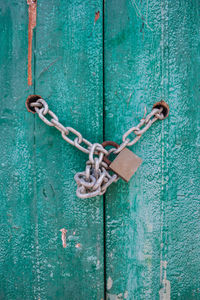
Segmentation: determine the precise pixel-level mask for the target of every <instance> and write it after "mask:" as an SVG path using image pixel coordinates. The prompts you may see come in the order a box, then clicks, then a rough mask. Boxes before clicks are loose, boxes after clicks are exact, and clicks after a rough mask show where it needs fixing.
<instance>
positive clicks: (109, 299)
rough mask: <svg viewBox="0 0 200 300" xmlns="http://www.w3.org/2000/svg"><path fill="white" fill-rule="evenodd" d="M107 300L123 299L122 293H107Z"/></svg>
mask: <svg viewBox="0 0 200 300" xmlns="http://www.w3.org/2000/svg"><path fill="white" fill-rule="evenodd" d="M107 298H108V300H123V299H124V298H123V293H120V294H118V295H116V294H107Z"/></svg>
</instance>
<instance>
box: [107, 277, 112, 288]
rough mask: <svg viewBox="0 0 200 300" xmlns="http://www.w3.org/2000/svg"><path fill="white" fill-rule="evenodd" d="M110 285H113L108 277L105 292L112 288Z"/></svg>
mask: <svg viewBox="0 0 200 300" xmlns="http://www.w3.org/2000/svg"><path fill="white" fill-rule="evenodd" d="M112 285H113V280H112V278H111V277H110V276H109V277H108V280H107V290H110V289H111V287H112Z"/></svg>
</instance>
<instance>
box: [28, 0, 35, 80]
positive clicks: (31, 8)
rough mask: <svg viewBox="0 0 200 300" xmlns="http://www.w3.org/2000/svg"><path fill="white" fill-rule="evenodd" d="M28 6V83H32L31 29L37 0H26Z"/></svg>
mask: <svg viewBox="0 0 200 300" xmlns="http://www.w3.org/2000/svg"><path fill="white" fill-rule="evenodd" d="M27 4H28V5H29V7H28V17H29V21H28V85H32V66H31V61H32V40H33V29H34V28H35V26H36V15H37V1H36V0H27Z"/></svg>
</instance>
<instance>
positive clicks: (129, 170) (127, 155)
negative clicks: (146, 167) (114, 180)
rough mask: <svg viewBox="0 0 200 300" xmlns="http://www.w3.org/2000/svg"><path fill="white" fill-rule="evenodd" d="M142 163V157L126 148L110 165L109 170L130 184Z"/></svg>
mask: <svg viewBox="0 0 200 300" xmlns="http://www.w3.org/2000/svg"><path fill="white" fill-rule="evenodd" d="M141 163H142V159H141V158H140V157H138V156H137V155H135V154H134V153H133V152H132V151H130V150H129V149H127V148H124V149H123V150H122V151H121V152H120V153H119V154H118V155H117V157H116V158H115V159H114V160H113V162H112V163H111V164H110V165H109V168H110V169H111V170H112V171H113V172H114V173H116V174H117V175H119V176H120V177H121V178H122V179H123V180H125V181H126V182H128V181H129V180H130V179H131V177H132V176H133V174H134V173H135V172H136V170H137V168H138V167H139V166H140V165H141Z"/></svg>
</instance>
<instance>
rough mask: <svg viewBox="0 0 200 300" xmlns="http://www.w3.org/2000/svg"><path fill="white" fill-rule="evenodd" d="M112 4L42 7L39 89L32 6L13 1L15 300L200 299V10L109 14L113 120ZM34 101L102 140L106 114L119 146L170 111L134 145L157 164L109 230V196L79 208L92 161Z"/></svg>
mask: <svg viewBox="0 0 200 300" xmlns="http://www.w3.org/2000/svg"><path fill="white" fill-rule="evenodd" d="M102 6H103V3H102V1H100V0H99V1H93V0H92V1H90V3H89V4H88V2H87V1H81V2H80V1H65V2H64V1H56V2H55V1H54V0H50V1H48V3H47V2H45V1H39V2H38V7H37V27H36V28H35V29H34V31H33V39H32V40H33V43H32V47H33V49H32V51H31V53H33V56H32V59H31V60H32V75H33V85H32V86H27V71H28V70H27V56H28V30H27V28H28V5H27V3H26V1H16V0H11V1H7V2H6V1H1V3H0V9H1V14H0V18H1V20H0V29H1V35H0V42H1V50H0V51H1V55H0V82H1V93H2V97H1V99H2V100H1V117H0V126H1V130H0V132H1V145H0V151H1V156H0V164H1V172H2V173H1V180H0V185H1V189H0V192H1V198H0V199H1V211H2V212H1V213H2V216H1V227H0V234H1V244H0V272H1V281H0V298H1V299H8V300H13V299H41V300H43V299H70V300H71V299H75V300H76V299H84V300H85V299H103V298H104V291H103V290H104V288H105V289H106V288H107V298H108V299H110V300H122V299H131V300H132V299H145V300H146V299H147V300H148V299H150V300H151V299H160V300H164V299H165V300H166V299H167V300H169V299H185V300H188V299H190V300H192V299H199V298H200V295H199V293H200V291H199V286H200V282H199V278H200V270H199V255H200V250H199V249H200V236H199V231H200V225H199V194H200V191H199V190H198V189H199V178H200V176H199V172H198V170H199V162H200V160H197V157H198V146H199V131H198V128H199V106H198V101H199V96H200V95H199V76H200V75H199V74H200V72H199V71H200V70H199V69H200V54H199V28H200V26H199V25H200V24H199V23H200V20H199V1H194V0H193V1H189V0H185V1H183V0H179V1H166V0H165V1H161V2H158V1H149V0H147V1H140V2H139V1H136V0H126V1H119V0H115V1H114V0H109V1H106V2H105V16H104V22H105V28H104V33H105V45H104V46H105V48H104V56H105V61H104V66H105V70H104V73H105V78H104V89H105V99H104V104H105V107H104V109H103V100H102V98H103V95H102V90H103V80H102V51H103V48H102V47H103V37H102V32H103V30H102V16H103V12H102ZM98 12H99V13H98ZM29 24H30V22H29ZM29 26H30V25H29ZM29 28H30V27H29ZM29 47H30V44H29ZM29 61H30V60H29ZM33 93H37V94H41V95H42V96H43V97H44V98H45V99H46V100H47V101H48V103H49V105H50V106H51V108H52V110H53V111H54V112H55V113H56V114H57V115H58V116H59V117H60V120H61V121H62V123H63V124H66V125H68V126H73V127H75V128H77V129H78V130H80V131H81V132H82V133H83V135H84V136H85V137H87V138H88V139H89V140H91V141H92V142H96V141H99V142H101V141H102V138H103V112H105V116H104V118H105V122H104V129H105V139H106V140H109V139H111V140H114V141H116V142H120V141H121V136H122V133H124V131H125V130H127V129H128V128H129V127H130V126H132V125H134V124H137V123H138V121H139V119H140V118H141V117H142V116H143V114H144V111H145V110H146V108H147V110H148V111H149V110H150V109H151V107H152V105H153V103H154V102H156V101H159V100H160V99H162V98H163V99H164V100H166V101H167V102H168V103H169V104H170V109H171V113H170V116H169V118H168V119H166V120H165V121H163V122H157V123H156V124H154V126H153V127H152V128H151V129H150V130H149V131H148V132H146V133H145V135H144V137H143V138H142V139H141V141H140V142H139V143H138V144H137V145H135V146H133V147H132V150H133V151H134V152H135V153H136V154H137V155H139V156H140V157H141V158H142V159H143V164H142V165H141V166H140V168H139V169H138V170H137V172H136V174H135V175H134V176H133V178H132V180H131V181H130V183H129V184H127V183H125V182H123V181H119V182H118V183H117V184H115V185H114V184H113V186H112V187H110V188H109V190H108V192H107V194H106V196H105V201H106V202H105V203H106V204H105V208H106V210H105V218H106V223H105V224H103V203H102V198H95V199H88V200H84V201H80V199H77V198H76V196H75V189H76V186H75V183H74V180H73V176H74V174H75V172H77V171H79V170H82V169H83V168H84V165H85V159H86V156H85V155H84V154H82V153H80V152H79V151H77V149H73V147H71V146H70V145H68V144H67V143H66V142H65V141H63V139H62V138H61V137H60V134H59V133H58V132H57V131H56V130H54V129H53V128H49V127H47V126H46V125H45V124H43V123H42V121H41V120H39V119H38V118H37V116H33V114H31V113H28V112H27V110H26V108H25V106H24V101H25V99H26V97H27V95H28V94H33ZM103 226H105V233H106V245H105V251H106V252H105V255H106V266H105V267H106V274H105V275H106V278H105V279H106V280H104V258H103V247H104V244H103V243H104V239H103ZM60 230H62V231H60Z"/></svg>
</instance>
